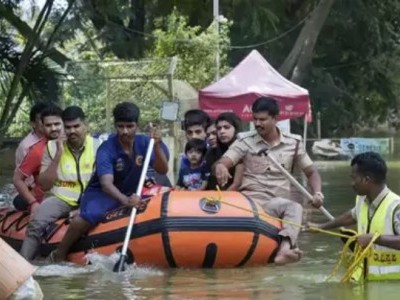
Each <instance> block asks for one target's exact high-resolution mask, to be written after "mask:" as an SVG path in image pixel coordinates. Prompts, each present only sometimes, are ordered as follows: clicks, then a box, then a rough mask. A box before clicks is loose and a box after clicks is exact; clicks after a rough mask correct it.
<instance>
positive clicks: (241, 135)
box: [237, 130, 257, 140]
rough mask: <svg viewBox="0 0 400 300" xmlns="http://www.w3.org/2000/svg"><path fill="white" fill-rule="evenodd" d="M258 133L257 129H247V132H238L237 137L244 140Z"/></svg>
mask: <svg viewBox="0 0 400 300" xmlns="http://www.w3.org/2000/svg"><path fill="white" fill-rule="evenodd" d="M256 134H257V131H256V130H251V131H246V132H239V133H238V134H237V139H238V140H243V139H246V138H249V137H254V136H255V135H256Z"/></svg>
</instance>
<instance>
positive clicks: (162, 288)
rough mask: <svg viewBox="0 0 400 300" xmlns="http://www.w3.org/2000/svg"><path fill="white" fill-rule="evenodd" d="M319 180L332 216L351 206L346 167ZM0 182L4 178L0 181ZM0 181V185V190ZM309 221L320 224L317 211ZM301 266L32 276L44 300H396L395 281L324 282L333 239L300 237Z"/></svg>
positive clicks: (395, 173)
mask: <svg viewBox="0 0 400 300" xmlns="http://www.w3.org/2000/svg"><path fill="white" fill-rule="evenodd" d="M318 167H319V170H320V172H321V175H322V177H323V190H324V193H325V199H326V203H325V207H326V208H327V209H328V210H329V211H330V212H331V213H332V214H334V215H337V214H339V213H341V212H343V211H344V210H346V209H349V208H351V207H352V205H353V204H354V193H353V191H352V189H351V187H350V183H349V166H348V162H321V163H318ZM389 168H390V172H389V187H390V188H391V189H392V190H394V191H395V192H397V193H400V186H399V181H398V178H399V177H400V164H399V163H389ZM3 178H4V177H3ZM0 180H1V179H0ZM2 180H3V182H0V186H2V185H4V184H5V183H6V182H4V179H2ZM312 219H313V220H314V221H323V220H325V218H324V216H322V215H321V214H320V213H318V212H317V211H316V212H314V213H313V215H312ZM299 243H300V248H301V249H302V250H303V251H304V258H303V259H302V261H301V262H299V263H297V264H293V265H289V266H285V267H276V266H272V265H268V266H265V267H258V268H242V269H220V270H212V269H211V270H184V269H177V270H155V269H146V268H136V269H132V270H129V272H127V274H123V275H118V274H116V273H113V272H112V271H111V269H112V266H113V261H112V260H111V259H110V258H104V257H100V256H97V257H95V258H94V259H92V260H93V261H95V263H94V265H91V266H87V267H76V266H72V265H49V266H41V267H39V269H38V271H37V272H36V274H35V278H36V280H37V281H38V282H39V284H40V286H41V288H42V290H43V293H44V295H45V299H297V300H301V299H307V300H312V299H384V300H389V299H400V296H399V294H400V285H399V283H398V282H383V283H379V282H376V283H368V284H365V285H363V286H361V285H354V284H341V283H339V279H338V278H337V279H334V280H331V281H329V282H325V278H326V276H327V275H328V274H329V273H330V272H331V270H332V268H333V267H334V265H335V262H336V261H337V258H338V256H339V252H340V249H341V247H342V243H341V242H340V241H339V239H338V238H336V237H331V236H325V235H321V234H311V233H301V236H300V238H299Z"/></svg>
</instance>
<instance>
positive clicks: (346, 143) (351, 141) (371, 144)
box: [340, 138, 390, 156]
mask: <svg viewBox="0 0 400 300" xmlns="http://www.w3.org/2000/svg"><path fill="white" fill-rule="evenodd" d="M340 147H341V148H342V149H343V151H344V152H345V153H346V154H348V155H351V156H353V155H356V154H359V153H363V152H367V151H373V152H377V153H379V154H390V138H346V139H340Z"/></svg>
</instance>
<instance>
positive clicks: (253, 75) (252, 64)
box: [199, 50, 311, 121]
mask: <svg viewBox="0 0 400 300" xmlns="http://www.w3.org/2000/svg"><path fill="white" fill-rule="evenodd" d="M262 96H269V97H272V98H274V99H276V100H278V101H279V107H280V115H279V120H285V119H294V118H299V117H305V118H306V119H307V120H308V121H311V105H310V96H309V94H308V91H307V90H306V89H303V88H302V87H300V86H298V85H296V84H294V83H293V82H291V81H289V80H287V79H286V78H284V77H283V76H281V75H280V74H279V73H278V72H277V71H276V70H275V69H274V68H273V67H272V66H271V65H270V64H269V63H268V62H267V61H266V60H265V59H264V57H263V56H262V55H261V54H260V53H259V52H258V51H257V50H253V51H251V53H250V54H249V55H247V56H246V57H245V58H244V59H243V60H242V61H241V62H240V63H239V64H238V65H237V66H236V67H235V68H234V69H233V70H232V71H231V72H230V73H229V74H227V75H226V76H224V77H223V78H221V79H220V80H219V81H217V82H215V83H213V84H211V85H209V86H207V87H206V88H204V89H202V90H201V91H200V92H199V106H200V108H201V109H203V110H204V111H205V112H207V113H208V114H209V115H210V117H212V118H215V117H217V116H218V115H219V114H220V113H221V112H225V111H231V112H234V113H236V114H237V115H238V116H239V117H240V118H241V119H242V120H243V121H251V120H252V113H251V106H252V104H253V102H254V101H255V100H256V99H257V98H259V97H262Z"/></svg>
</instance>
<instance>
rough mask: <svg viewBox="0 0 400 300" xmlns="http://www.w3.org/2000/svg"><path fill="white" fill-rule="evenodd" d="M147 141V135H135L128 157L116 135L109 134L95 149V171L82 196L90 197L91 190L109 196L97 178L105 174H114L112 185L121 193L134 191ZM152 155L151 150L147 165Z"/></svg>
mask: <svg viewBox="0 0 400 300" xmlns="http://www.w3.org/2000/svg"><path fill="white" fill-rule="evenodd" d="M149 142H150V138H149V137H148V136H145V135H139V134H138V135H136V136H135V142H134V143H133V149H132V150H133V151H132V158H130V157H129V156H128V155H127V154H126V153H125V152H124V151H123V149H122V147H121V144H120V143H119V141H118V136H117V135H115V134H114V135H111V136H110V137H109V138H108V140H107V141H105V142H104V143H103V144H101V146H100V147H99V149H98V150H97V154H96V163H95V164H96V166H95V167H96V168H95V172H94V174H93V176H92V178H91V179H90V182H89V184H88V186H87V188H86V190H85V193H84V194H83V197H84V198H85V197H91V196H90V194H91V192H95V193H96V194H98V193H99V192H101V193H102V194H103V195H104V197H108V198H109V196H108V195H106V194H105V193H103V192H102V190H101V184H100V179H99V178H100V177H101V176H103V175H106V174H110V175H113V176H114V185H115V186H116V187H117V189H118V190H119V191H120V192H121V193H123V194H125V195H127V196H130V195H132V194H134V193H136V190H137V186H138V184H139V180H140V175H141V172H142V168H143V163H144V160H145V157H146V152H147V148H148V146H149ZM162 145H163V148H164V147H165V148H166V146H165V145H164V144H162ZM154 157H155V155H154V151H153V153H152V156H151V159H150V165H149V166H152V165H153V162H154Z"/></svg>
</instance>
